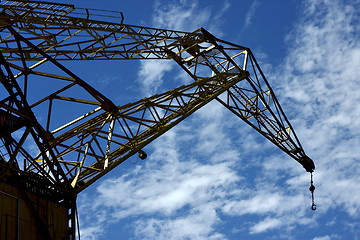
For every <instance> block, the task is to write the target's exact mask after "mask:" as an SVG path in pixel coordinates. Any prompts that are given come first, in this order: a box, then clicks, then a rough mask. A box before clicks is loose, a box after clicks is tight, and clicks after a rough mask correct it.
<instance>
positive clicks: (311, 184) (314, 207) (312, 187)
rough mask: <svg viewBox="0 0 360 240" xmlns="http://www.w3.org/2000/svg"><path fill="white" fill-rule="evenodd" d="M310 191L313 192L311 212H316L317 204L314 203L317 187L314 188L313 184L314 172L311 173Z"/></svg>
mask: <svg viewBox="0 0 360 240" xmlns="http://www.w3.org/2000/svg"><path fill="white" fill-rule="evenodd" d="M309 190H310V192H311V201H312V204H311V210H313V211H315V210H316V205H315V202H314V191H315V186H314V184H313V174H312V172H311V180H310V187H309Z"/></svg>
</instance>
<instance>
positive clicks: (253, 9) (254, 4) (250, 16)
mask: <svg viewBox="0 0 360 240" xmlns="http://www.w3.org/2000/svg"><path fill="white" fill-rule="evenodd" d="M259 5H260V3H259V2H258V1H256V0H255V1H253V2H252V4H251V6H250V8H249V10H248V12H247V13H246V16H245V23H244V27H243V29H246V28H248V27H250V25H251V24H252V21H253V19H254V16H255V12H256V9H257V8H258V7H259Z"/></svg>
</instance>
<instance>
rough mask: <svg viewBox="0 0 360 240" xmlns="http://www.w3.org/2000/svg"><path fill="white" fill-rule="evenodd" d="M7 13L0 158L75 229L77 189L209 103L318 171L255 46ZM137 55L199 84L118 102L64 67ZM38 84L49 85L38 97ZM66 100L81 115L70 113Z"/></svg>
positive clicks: (1, 46) (37, 13)
mask: <svg viewBox="0 0 360 240" xmlns="http://www.w3.org/2000/svg"><path fill="white" fill-rule="evenodd" d="M0 9H1V13H0V78H1V79H0V81H1V83H2V88H1V89H0V91H1V92H2V93H3V95H2V99H0V138H1V140H2V141H3V143H4V147H1V148H0V150H1V152H3V151H5V152H7V154H2V156H1V159H2V161H3V162H5V163H7V166H8V167H9V169H10V170H9V172H11V173H9V174H10V175H11V176H13V177H14V176H15V175H17V174H24V175H26V176H28V177H29V178H32V176H34V174H35V175H37V176H40V177H41V179H46V182H47V183H46V184H45V185H46V186H51V189H52V190H51V194H52V195H55V196H56V197H54V198H53V199H54V201H57V202H63V201H65V202H67V204H66V206H67V207H68V208H70V210H71V214H70V215H71V219H72V220H71V221H72V224H74V223H73V222H75V216H74V215H75V209H74V205H75V199H76V195H77V194H78V193H79V192H81V191H82V190H84V189H85V188H86V187H88V186H89V185H91V184H92V183H94V182H95V181H96V180H98V179H100V178H101V177H102V176H104V175H105V174H106V173H108V172H109V171H111V170H112V169H114V168H115V167H116V166H118V165H119V164H121V163H122V162H124V161H125V160H126V159H128V158H129V157H131V156H132V155H134V154H136V153H137V152H139V151H142V150H141V149H143V148H144V147H145V146H146V145H148V144H149V143H151V142H152V141H153V140H154V139H156V138H157V137H159V136H161V135H162V134H164V133H165V132H166V131H168V130H169V129H171V128H172V127H173V126H175V125H176V124H178V123H179V122H181V121H182V120H184V119H185V118H186V117H188V116H189V115H191V114H192V113H193V112H195V111H196V110H198V109H200V108H201V107H203V106H204V105H206V104H207V103H209V102H210V101H212V100H216V101H218V102H220V103H221V104H222V105H223V106H224V107H226V108H227V109H228V110H229V111H231V112H232V113H234V114H235V115H236V116H237V117H239V118H240V119H241V120H243V121H244V122H246V123H247V124H248V125H250V126H251V127H252V128H254V129H255V130H256V131H258V132H259V133H260V134H261V135H263V136H264V137H266V138H267V139H268V140H269V141H270V142H272V143H273V144H275V145H276V146H277V147H279V148H280V149H281V150H282V151H284V152H285V153H287V154H288V155H290V156H291V157H292V158H293V159H295V160H296V161H298V162H299V163H300V164H301V165H302V166H303V167H304V168H305V170H306V171H308V172H311V173H312V172H313V171H314V169H315V165H314V163H313V161H312V160H311V159H310V158H309V157H308V156H307V155H306V154H305V152H304V149H303V148H302V146H301V144H300V141H299V139H298V138H297V136H296V134H295V131H294V129H293V127H292V126H291V124H290V122H289V121H288V119H287V118H286V116H285V114H284V112H283V110H282V108H281V106H280V104H279V102H278V100H277V99H276V96H275V94H274V92H273V90H272V88H271V86H270V84H269V83H268V81H267V79H266V77H265V75H264V74H263V72H262V71H261V68H260V66H259V64H258V63H257V61H256V59H255V57H254V55H253V53H252V52H251V50H250V49H249V48H246V47H242V46H239V45H237V44H233V43H230V42H227V41H224V40H221V39H219V38H217V37H215V36H213V35H212V34H210V33H209V32H208V31H206V30H205V29H203V28H200V29H198V30H196V31H194V32H183V31H173V30H166V29H158V28H149V27H141V26H133V25H128V24H124V23H123V20H124V19H123V15H122V13H119V15H118V18H116V19H117V20H118V21H117V22H111V21H107V20H104V16H103V15H102V16H101V17H100V19H95V18H96V17H97V15H95V14H94V15H93V14H91V13H92V11H93V10H90V11H89V10H88V9H82V10H83V11H78V9H75V7H74V6H73V5H69V4H58V3H51V2H42V1H21V0H18V1H3V2H1V4H0ZM81 14H83V15H81ZM112 20H113V18H112ZM136 59H139V60H147V59H163V60H173V61H175V62H176V63H177V65H179V67H180V68H181V69H182V70H183V71H184V72H186V73H187V75H188V77H189V78H191V79H192V80H193V81H192V82H191V83H190V84H187V85H184V86H180V87H177V88H174V89H172V90H169V91H167V92H164V93H161V94H156V95H154V96H151V97H147V98H143V99H140V100H138V101H136V102H133V103H128V104H125V105H122V106H119V105H117V104H115V103H114V102H113V101H112V100H111V99H109V98H107V97H106V96H105V95H103V94H101V93H100V92H99V91H97V90H96V89H94V88H93V87H92V86H90V85H89V84H88V83H87V82H86V81H84V80H82V79H81V78H80V77H78V76H77V75H76V74H74V73H73V72H71V71H70V70H69V69H68V68H66V67H65V66H64V65H63V64H61V61H69V60H72V61H79V60H81V61H83V60H136ZM45 66H46V67H45ZM33 79H46V81H50V82H51V87H49V88H46V89H42V90H41V91H36V92H34V89H36V88H35V87H33V84H34V81H33ZM63 104H67V106H69V107H70V106H71V108H74V109H77V110H78V113H79V114H78V116H76V117H74V116H64V114H63V113H62V111H63V108H62V107H61V106H62V105H63ZM59 106H60V107H59ZM58 116H61V118H59V119H61V120H62V123H61V124H60V125H59V123H58V121H54V118H58ZM15 133H16V134H15ZM14 135H17V136H20V137H13V136H14ZM29 143H33V145H36V146H37V150H38V152H37V153H34V151H33V149H29V147H28V145H29ZM0 164H3V163H0ZM3 165H4V164H3ZM4 166H5V165H4ZM5 175H6V173H5V172H4V173H1V174H0V177H2V176H5ZM4 179H5V178H4ZM3 181H5V180H3ZM44 181H45V180H44ZM5 182H9V181H5ZM20 185H21V184H20ZM46 186H45V187H46ZM0 190H1V189H0ZM29 201H30V200H29ZM30 202H31V201H30ZM40 218H41V217H37V219H40ZM39 221H40V220H39ZM40 222H41V221H40ZM42 225H43V224H39V228H41V229H43V232H44V236H47V237H48V235H49V234H47V230H46V229H44V227H43V226H42ZM72 231H74V230H72Z"/></svg>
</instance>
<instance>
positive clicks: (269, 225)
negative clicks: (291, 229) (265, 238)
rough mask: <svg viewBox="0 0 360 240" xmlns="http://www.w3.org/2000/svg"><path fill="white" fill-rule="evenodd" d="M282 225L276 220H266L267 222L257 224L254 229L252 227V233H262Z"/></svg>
mask: <svg viewBox="0 0 360 240" xmlns="http://www.w3.org/2000/svg"><path fill="white" fill-rule="evenodd" d="M280 224H281V221H280V220H279V219H276V218H266V219H265V220H263V221H261V222H259V223H257V224H255V225H254V226H253V227H251V229H250V232H251V233H253V234H254V233H261V232H264V231H267V230H270V229H273V228H277V227H278V226H279V225H280Z"/></svg>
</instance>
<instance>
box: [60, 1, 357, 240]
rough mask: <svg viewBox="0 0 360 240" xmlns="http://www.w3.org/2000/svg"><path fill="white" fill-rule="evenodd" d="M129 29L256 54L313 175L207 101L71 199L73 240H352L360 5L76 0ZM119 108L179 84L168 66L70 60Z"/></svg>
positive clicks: (71, 65)
mask: <svg viewBox="0 0 360 240" xmlns="http://www.w3.org/2000/svg"><path fill="white" fill-rule="evenodd" d="M75 6H79V7H84V8H97V9H108V10H118V11H122V12H123V13H124V16H125V21H124V23H127V24H131V25H143V26H150V27H159V28H167V29H174V30H184V31H194V30H196V29H198V28H200V27H204V28H205V29H207V30H208V31H210V32H211V33H212V34H213V35H215V36H217V37H219V38H221V39H224V40H227V41H230V42H234V43H236V44H239V45H242V46H247V47H249V48H250V49H252V51H253V53H254V55H255V57H256V58H257V60H258V62H259V64H260V66H261V67H262V69H263V71H264V72H265V75H266V76H267V78H268V80H269V82H270V84H271V85H272V87H273V89H274V91H275V94H276V95H277V97H278V99H279V101H280V103H281V105H282V107H283V109H284V111H285V113H286V115H287V116H288V118H289V119H290V122H291V123H292V125H293V127H294V128H295V131H296V133H297V135H298V137H299V138H300V141H301V143H302V145H303V147H304V149H305V151H306V153H307V154H308V155H309V156H310V157H311V158H312V159H313V160H314V161H315V164H316V170H315V173H314V183H315V186H316V191H315V201H316V204H317V206H318V209H317V211H315V212H313V211H311V209H310V206H311V194H310V192H309V191H308V187H309V180H310V176H309V174H308V173H306V172H305V171H304V169H303V168H302V167H301V165H299V164H298V163H297V162H295V161H294V160H293V159H291V158H290V157H288V156H287V155H286V154H284V153H282V152H281V151H280V150H278V149H277V148H276V147H275V146H273V145H272V144H271V143H269V142H267V141H266V140H265V139H264V138H263V137H262V136H260V135H259V134H258V133H257V132H255V131H254V130H253V129H251V128H250V127H249V126H247V125H246V124H245V123H243V122H241V121H240V120H239V119H238V118H236V117H235V116H233V115H232V114H231V113H230V112H229V111H227V109H225V108H224V107H223V106H221V105H220V104H218V103H217V102H211V103H210V104H208V105H207V106H205V107H204V108H203V109H200V110H199V111H198V112H196V113H195V114H194V115H192V116H191V117H189V118H188V119H186V120H185V121H184V122H182V123H181V124H179V125H178V126H176V127H175V128H173V129H172V130H171V131H169V132H168V133H166V134H165V135H163V136H162V137H160V138H159V139H157V140H156V141H154V142H153V143H152V144H150V145H149V146H147V147H146V149H144V150H146V151H147V153H148V158H147V159H146V160H145V161H141V160H138V159H136V157H133V158H131V159H129V160H128V161H127V162H125V163H124V164H122V165H120V166H119V167H117V168H116V169H115V170H113V171H112V172H110V173H109V174H108V175H106V176H105V177H103V178H102V179H101V180H99V181H98V182H96V183H95V184H93V185H92V186H90V187H89V188H88V189H86V190H85V191H84V192H82V193H81V194H80V195H79V197H78V210H79V217H80V229H81V234H82V238H81V239H86V240H87V239H313V240H329V239H358V237H359V236H360V227H359V226H360V211H359V209H360V184H359V182H360V176H359V168H360V159H359V157H360V148H359V147H358V146H359V143H360V137H359V136H360V135H359V134H360V122H359V120H358V119H360V103H359V102H360V101H359V100H360V99H359V98H360V94H359V87H360V72H359V67H360V29H359V28H360V24H359V23H360V14H359V9H360V2H359V1H354V0H353V1H337V0H332V1H328V0H305V1H295V0H289V1H285V0H284V1H280V0H277V1H267V0H262V1H260V0H258V1H245V0H241V1H235V0H228V1H215V0H210V1H208V0H207V1H205V0H198V1H186V0H184V1H165V0H159V1H139V0H133V1H106V4H100V3H99V1H93V0H88V1H83V0H81V1H77V2H76V5H75ZM65 64H66V65H67V66H68V67H69V68H70V69H72V70H73V71H74V72H75V73H77V74H78V75H79V76H81V77H82V78H83V79H84V80H86V81H87V82H88V83H90V84H91V85H92V86H94V87H95V88H97V89H98V90H99V91H100V92H102V93H104V94H105V95H106V96H108V97H109V98H111V99H112V100H113V101H114V102H116V103H117V104H119V105H122V104H126V103H127V102H130V101H135V100H137V99H140V98H142V97H144V96H149V95H152V94H154V93H156V92H163V91H166V90H168V89H170V88H174V87H176V86H178V85H181V84H184V82H183V80H182V79H183V78H182V77H181V76H182V75H181V74H182V73H181V71H180V70H179V68H178V66H176V64H175V63H172V62H169V61H164V62H163V61H143V62H136V61H131V62H125V61H118V62H106V63H105V62H93V63H92V62H86V63H79V62H76V63H68V62H67V63H65Z"/></svg>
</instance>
